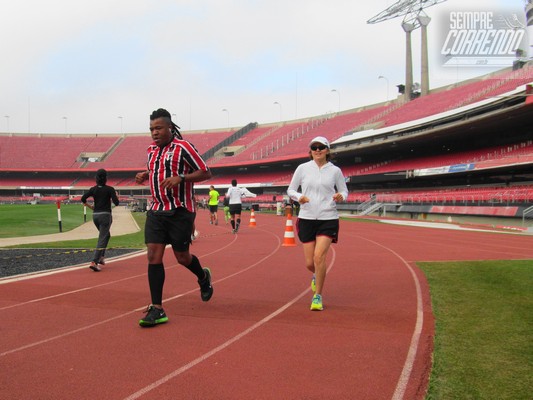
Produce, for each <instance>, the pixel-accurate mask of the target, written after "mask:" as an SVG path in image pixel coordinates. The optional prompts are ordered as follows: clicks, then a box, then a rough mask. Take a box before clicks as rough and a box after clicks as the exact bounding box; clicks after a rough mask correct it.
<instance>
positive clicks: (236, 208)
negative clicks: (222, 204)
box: [229, 204, 242, 215]
mask: <svg viewBox="0 0 533 400" xmlns="http://www.w3.org/2000/svg"><path fill="white" fill-rule="evenodd" d="M229 213H230V215H235V214H239V215H240V214H241V213H242V204H230V205H229Z"/></svg>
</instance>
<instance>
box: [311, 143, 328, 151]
mask: <svg viewBox="0 0 533 400" xmlns="http://www.w3.org/2000/svg"><path fill="white" fill-rule="evenodd" d="M327 148H328V146H324V145H323V144H321V145H320V146H311V150H313V151H318V150H325V149H327Z"/></svg>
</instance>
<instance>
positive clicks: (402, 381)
mask: <svg viewBox="0 0 533 400" xmlns="http://www.w3.org/2000/svg"><path fill="white" fill-rule="evenodd" d="M359 238H360V239H363V240H366V241H368V242H371V243H374V244H375V245H376V246H379V247H381V248H383V249H385V250H387V251H389V252H391V253H392V254H394V255H395V256H396V257H398V258H399V259H400V260H401V261H402V263H403V264H404V265H405V267H406V268H407V270H408V271H409V272H410V274H411V277H412V278H413V282H414V284H415V289H416V323H415V328H414V331H413V335H412V336H411V342H410V343H409V350H408V352H407V356H406V358H405V362H404V365H403V368H402V372H401V374H400V377H399V379H398V382H397V384H396V388H395V390H394V393H393V395H392V400H401V399H403V397H404V395H405V390H406V389H407V384H408V383H409V379H410V377H411V372H412V371H413V366H414V363H415V357H416V352H417V350H418V344H419V343H420V335H421V333H422V325H423V324H424V312H423V311H424V310H423V305H422V289H421V288H420V281H419V280H418V277H417V276H416V273H415V271H414V270H413V268H411V266H410V265H409V263H408V262H407V261H406V260H405V259H404V258H403V257H402V256H401V255H399V254H398V253H396V252H395V251H394V250H392V249H390V248H389V247H387V246H384V245H382V244H381V243H378V242H375V241H373V240H370V239H367V238H364V237H362V236H359Z"/></svg>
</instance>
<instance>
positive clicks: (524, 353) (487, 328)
mask: <svg viewBox="0 0 533 400" xmlns="http://www.w3.org/2000/svg"><path fill="white" fill-rule="evenodd" d="M419 266H420V268H421V269H422V270H423V271H424V273H425V275H426V277H427V279H428V282H429V286H430V293H431V301H432V306H433V312H434V315H435V320H436V333H435V348H434V358H433V362H434V363H433V369H432V373H431V378H430V387H429V392H428V396H427V398H428V399H458V400H459V399H461V400H463V399H498V400H504V399H509V400H518V399H524V400H525V399H531V398H532V395H531V390H532V388H533V369H532V367H533V341H532V332H533V312H532V310H533V291H532V288H533V274H532V271H533V260H524V261H479V262H473V261H469V262H447V263H421V264H420V265H419Z"/></svg>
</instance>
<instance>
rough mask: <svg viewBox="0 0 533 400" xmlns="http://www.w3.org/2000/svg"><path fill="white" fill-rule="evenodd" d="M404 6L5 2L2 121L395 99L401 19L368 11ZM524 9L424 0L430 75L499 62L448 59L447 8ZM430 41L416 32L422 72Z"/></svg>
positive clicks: (58, 128) (217, 119) (318, 0)
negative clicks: (423, 51)
mask: <svg viewBox="0 0 533 400" xmlns="http://www.w3.org/2000/svg"><path fill="white" fill-rule="evenodd" d="M394 3H395V1H389V0H373V1H355V0H91V1H89V0H46V1H44V0H16V1H13V0H0V15H1V16H2V17H1V23H0V37H1V38H2V39H1V40H0V57H1V58H0V59H1V60H2V61H1V62H0V117H1V120H0V132H6V131H8V129H9V131H10V132H25V133H27V132H30V133H65V132H68V133H120V132H121V131H122V132H124V133H129V132H134V133H141V132H148V125H149V119H148V116H149V114H150V113H151V111H152V110H154V109H156V108H159V107H163V108H166V109H168V110H169V111H170V112H171V113H172V114H176V116H175V117H174V120H175V122H176V123H177V124H178V125H180V126H181V128H182V130H185V131H186V130H202V129H214V128H226V127H227V126H228V124H229V126H231V127H241V126H244V125H246V124H247V123H249V122H258V123H260V124H265V123H272V122H277V121H279V120H280V118H281V119H282V120H290V119H296V118H304V117H309V116H314V115H319V114H323V113H327V112H331V111H337V110H338V109H339V108H340V109H341V110H347V109H350V108H355V107H359V106H362V105H368V104H372V103H377V102H381V101H385V100H387V97H388V98H389V99H392V98H394V97H396V95H397V88H396V85H398V84H400V83H403V81H404V64H405V61H404V58H405V34H404V32H403V30H402V28H401V22H402V17H399V18H395V19H392V20H389V21H385V22H381V23H379V24H367V20H368V19H370V18H372V17H374V16H375V15H377V14H379V13H380V12H381V11H383V10H385V9H386V8H388V7H389V6H391V5H392V4H394ZM523 9H524V0H493V1H491V0H470V1H469V0H448V1H446V2H444V3H440V4H437V5H434V6H432V7H430V8H428V9H426V13H427V15H428V16H430V17H431V18H432V21H431V23H430V25H429V43H430V49H429V58H430V86H431V87H432V88H435V87H440V86H443V85H446V84H450V83H454V82H456V81H457V80H464V79H467V78H469V77H473V76H479V75H482V74H485V73H488V72H491V71H493V70H495V69H499V68H501V67H498V68H495V67H492V68H481V67H476V68H459V67H455V68H453V67H451V68H450V67H448V68H444V67H442V60H441V58H442V57H441V55H440V54H439V52H440V48H441V46H442V40H443V34H444V33H443V32H445V30H446V29H447V27H446V23H448V25H449V22H444V23H443V22H442V17H443V16H444V15H449V13H450V11H453V10H509V11H511V12H518V13H521V14H523ZM443 24H444V26H443ZM419 48H420V31H419V30H418V31H415V32H414V34H413V57H414V61H413V65H414V81H415V82H419V81H420V68H419V64H420V62H419V58H420V51H419ZM439 57H440V58H439ZM379 76H383V77H384V78H382V79H378V77H379ZM276 102H277V103H278V104H275V103H276ZM223 110H227V111H223Z"/></svg>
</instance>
